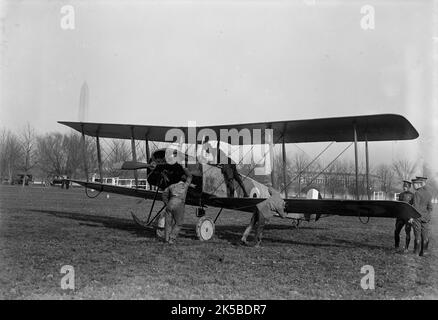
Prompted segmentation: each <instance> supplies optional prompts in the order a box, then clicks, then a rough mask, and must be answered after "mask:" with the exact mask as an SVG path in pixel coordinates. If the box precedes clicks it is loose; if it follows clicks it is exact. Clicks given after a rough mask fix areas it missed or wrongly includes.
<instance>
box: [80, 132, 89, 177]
mask: <svg viewBox="0 0 438 320" xmlns="http://www.w3.org/2000/svg"><path fill="white" fill-rule="evenodd" d="M81 132H82V158H83V160H84V171H85V177H86V180H87V182H88V165H87V154H86V149H87V147H86V144H85V133H84V124H81Z"/></svg>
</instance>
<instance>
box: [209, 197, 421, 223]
mask: <svg viewBox="0 0 438 320" xmlns="http://www.w3.org/2000/svg"><path fill="white" fill-rule="evenodd" d="M263 200H264V199H260V198H211V199H209V200H207V203H209V204H210V205H214V206H218V207H223V208H226V209H233V210H241V211H252V210H253V208H254V206H255V205H257V203H259V202H260V201H263ZM285 202H286V212H288V213H304V214H328V215H339V216H352V217H376V218H402V219H409V218H419V217H420V216H421V215H420V214H419V213H418V212H417V210H415V209H414V207H412V206H411V205H409V204H408V203H405V202H400V201H385V200H332V199H328V200H321V199H318V200H310V199H309V200H308V199H285Z"/></svg>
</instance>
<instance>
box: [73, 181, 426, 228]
mask: <svg viewBox="0 0 438 320" xmlns="http://www.w3.org/2000/svg"><path fill="white" fill-rule="evenodd" d="M69 181H71V182H74V183H77V184H80V185H82V186H84V187H86V188H89V189H94V190H96V191H101V192H110V193H117V194H122V195H126V196H131V197H139V198H144V199H154V198H155V197H156V200H161V192H156V191H151V190H145V189H141V188H129V187H121V186H113V185H108V184H102V183H95V182H86V181H81V180H69ZM263 200H265V199H263V198H218V197H213V196H208V195H207V194H203V195H202V201H200V199H199V194H198V195H197V196H196V195H195V194H193V192H190V189H189V193H188V194H187V199H186V203H187V204H190V205H201V204H202V205H207V206H213V207H219V208H224V209H231V210H239V211H246V212H252V211H253V210H254V207H255V206H256V205H257V204H258V203H260V202H261V201H263ZM285 202H286V212H288V213H304V214H327V215H338V216H352V217H375V218H401V219H406V220H408V219H410V218H419V217H421V215H420V214H419V213H418V211H417V210H415V209H414V207H412V206H411V205H410V204H408V203H406V202H401V201H387V200H335V199H327V200H326V199H315V200H313V199H285Z"/></svg>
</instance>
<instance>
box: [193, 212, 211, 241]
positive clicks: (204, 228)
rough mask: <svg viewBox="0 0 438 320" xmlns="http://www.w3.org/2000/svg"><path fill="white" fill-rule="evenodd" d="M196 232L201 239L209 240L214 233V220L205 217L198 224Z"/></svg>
mask: <svg viewBox="0 0 438 320" xmlns="http://www.w3.org/2000/svg"><path fill="white" fill-rule="evenodd" d="M196 234H197V235H198V239H199V240H201V241H208V240H210V239H211V238H212V237H213V235H214V222H213V220H212V219H210V218H206V217H203V218H201V219H199V221H198V223H197V224H196Z"/></svg>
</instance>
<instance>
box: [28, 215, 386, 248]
mask: <svg viewBox="0 0 438 320" xmlns="http://www.w3.org/2000/svg"><path fill="white" fill-rule="evenodd" d="M29 211H31V212H36V213H45V214H49V215H52V216H55V217H58V218H66V219H72V220H76V221H80V224H81V225H84V226H87V227H100V225H102V226H104V227H106V228H112V229H118V230H124V231H128V232H130V233H132V234H134V235H136V236H141V237H146V238H154V239H155V238H156V234H155V229H154V228H153V227H148V228H145V227H142V226H139V225H137V224H135V223H134V222H133V221H132V220H130V219H124V218H116V217H107V216H96V215H91V214H84V213H78V212H59V211H55V210H38V209H31V210H29ZM96 223H97V224H100V225H96ZM245 228H246V225H241V226H239V225H218V226H216V228H215V235H216V237H217V238H218V239H220V240H225V241H227V242H229V243H231V244H232V245H240V238H241V237H242V233H243V231H244V230H245ZM299 229H325V228H311V227H304V228H303V227H300V228H299ZM265 230H290V232H294V231H297V230H296V229H294V228H293V227H291V226H288V225H267V226H266V227H265ZM181 236H182V237H184V238H189V239H192V240H197V239H198V237H197V235H196V230H195V227H194V226H193V225H184V227H183V228H182V230H181ZM330 240H331V242H329V243H323V242H320V243H316V242H308V241H296V240H290V239H282V238H267V237H263V243H264V244H265V245H268V244H269V243H272V244H277V243H279V244H289V245H299V246H310V247H343V248H354V247H366V248H370V249H387V248H386V247H384V246H376V245H370V244H366V243H362V242H358V241H351V240H344V239H330Z"/></svg>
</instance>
